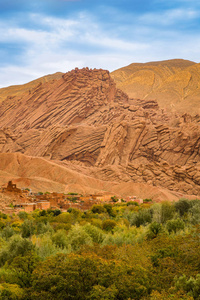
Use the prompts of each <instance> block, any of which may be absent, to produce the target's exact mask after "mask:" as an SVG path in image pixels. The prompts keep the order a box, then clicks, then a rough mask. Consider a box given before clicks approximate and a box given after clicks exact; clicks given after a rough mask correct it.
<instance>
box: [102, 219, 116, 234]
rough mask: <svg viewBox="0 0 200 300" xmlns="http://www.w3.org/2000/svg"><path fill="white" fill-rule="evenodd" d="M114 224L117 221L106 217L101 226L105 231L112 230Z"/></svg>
mask: <svg viewBox="0 0 200 300" xmlns="http://www.w3.org/2000/svg"><path fill="white" fill-rule="evenodd" d="M116 225H117V223H116V222H115V221H114V220H110V219H108V220H105V221H103V223H102V228H103V230H106V231H112V230H113V228H114V227H115V226H116Z"/></svg>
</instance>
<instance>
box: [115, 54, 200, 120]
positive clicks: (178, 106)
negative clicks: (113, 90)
mask: <svg viewBox="0 0 200 300" xmlns="http://www.w3.org/2000/svg"><path fill="white" fill-rule="evenodd" d="M111 75H112V78H113V79H114V80H115V82H116V83H117V86H118V87H119V88H120V89H122V90H123V91H124V92H126V93H127V94H128V95H129V96H130V97H135V98H140V99H155V100H157V101H158V103H159V106H160V107H161V108H166V109H167V110H170V111H175V112H179V113H185V112H189V113H190V114H192V115H196V114H200V105H199V99H200V84H199V82H200V64H197V63H194V62H191V61H187V60H181V59H175V60H168V61H161V62H153V63H144V64H131V65H129V66H127V67H124V68H121V69H119V70H116V71H114V72H112V74H111Z"/></svg>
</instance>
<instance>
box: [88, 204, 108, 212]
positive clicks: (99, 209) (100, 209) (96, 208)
mask: <svg viewBox="0 0 200 300" xmlns="http://www.w3.org/2000/svg"><path fill="white" fill-rule="evenodd" d="M91 211H92V212H93V213H94V214H102V213H105V212H106V209H105V207H103V206H102V205H98V204H95V205H93V206H92V208H91Z"/></svg>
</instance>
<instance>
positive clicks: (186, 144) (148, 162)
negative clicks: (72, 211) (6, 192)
mask: <svg viewBox="0 0 200 300" xmlns="http://www.w3.org/2000/svg"><path fill="white" fill-rule="evenodd" d="M172 69H173V67H172ZM199 146H200V117H199V116H191V115H189V114H186V113H185V114H182V115H181V114H178V113H172V112H167V111H166V110H165V109H160V108H159V105H158V102H157V101H155V100H152V99H145V100H140V99H138V98H131V99H130V98H129V97H128V96H127V94H126V93H124V92H122V91H121V90H119V89H118V88H117V87H116V84H115V82H114V80H113V79H112V78H111V77H110V74H109V72H108V71H105V70H96V69H94V70H91V69H88V68H84V69H82V70H79V69H75V70H73V71H71V72H68V73H66V74H63V75H62V77H61V78H58V79H57V80H53V81H48V82H44V83H39V84H38V85H37V86H36V87H35V88H33V89H32V90H29V91H25V92H24V93H23V94H21V95H18V96H14V97H10V98H7V99H6V100H4V101H3V102H2V103H1V104H0V152H1V153H6V155H8V154H9V153H10V155H11V154H13V153H22V154H23V155H25V157H26V156H29V157H40V159H43V160H42V162H44V161H46V163H48V164H49V163H50V166H51V167H52V166H53V164H55V165H56V169H55V170H54V167H52V170H51V171H48V172H50V174H51V173H53V172H54V171H55V172H56V173H57V172H58V176H57V177H54V176H53V177H51V178H46V177H45V176H44V173H41V174H40V171H39V169H37V175H38V176H37V177H39V178H46V179H45V180H40V182H43V183H44V181H45V182H47V180H50V181H53V182H58V183H59V184H61V186H59V188H58V189H59V190H60V188H61V189H65V188H64V186H63V185H65V184H67V181H68V180H69V177H67V176H64V177H63V178H64V179H63V181H62V180H60V179H59V176H60V175H59V172H60V170H62V171H63V170H64V169H67V170H71V172H75V173H76V174H78V177H77V176H76V183H75V184H77V182H78V181H79V182H80V185H82V186H83V185H84V184H85V185H86V186H88V182H89V183H90V184H89V187H90V190H91V188H93V190H96V191H98V190H107V191H112V190H113V189H114V190H115V192H116V193H117V191H118V194H120V190H121V191H122V190H123V189H122V186H121V185H122V184H123V185H124V187H125V186H126V187H127V195H128V194H129V192H130V191H131V188H130V186H132V185H135V184H140V185H147V186H148V188H147V190H148V189H150V187H151V188H155V187H156V188H160V189H165V190H168V191H170V195H172V194H171V193H173V192H176V193H178V192H179V193H182V194H191V195H196V196H198V195H200V187H199V184H200V154H199ZM17 155H18V154H17ZM17 157H18V156H16V157H15V161H16V164H17V161H18V158H17ZM0 159H1V164H0V170H1V171H2V172H4V173H5V172H8V173H9V174H10V173H12V174H15V176H18V179H19V178H22V179H23V177H24V178H27V180H28V179H30V178H32V175H31V170H33V169H34V167H33V164H32V163H33V161H34V162H35V163H36V162H37V159H36V158H33V159H32V160H31V158H30V160H29V162H28V163H27V164H26V168H28V165H29V167H30V172H28V173H27V169H26V172H25V173H23V171H22V170H23V168H22V170H21V169H20V170H21V171H20V172H19V173H13V171H12V172H11V170H10V169H9V159H10V158H9V156H7V158H6V156H5V154H2V155H1V157H0ZM4 160H6V162H3V161H4ZM30 162H31V163H30ZM2 166H4V167H2ZM58 166H59V168H58ZM21 167H22V166H21ZM21 167H20V168H21ZM48 168H50V167H49V165H48ZM48 170H49V169H48ZM73 174H74V173H73ZM34 176H35V175H34ZM81 176H82V177H83V178H85V179H84V180H81V179H80V178H81ZM72 177H73V176H72ZM77 178H79V179H77ZM10 179H12V178H10ZM22 179H21V180H22ZM34 180H35V179H34ZM31 182H32V185H34V188H36V185H37V184H38V186H39V187H40V190H41V184H39V180H38V181H37V180H36V181H34V184H33V180H32V181H31ZM36 182H37V184H36ZM97 182H98V183H97ZM105 182H106V184H105ZM52 185H54V186H55V184H53V183H52ZM44 186H45V184H44ZM45 187H47V185H46V186H45ZM117 187H120V189H119V190H117ZM79 190H80V186H79ZM124 194H125V192H124V190H123V195H124ZM162 195H166V193H163V194H162ZM163 197H164V196H163ZM165 197H167V196H165Z"/></svg>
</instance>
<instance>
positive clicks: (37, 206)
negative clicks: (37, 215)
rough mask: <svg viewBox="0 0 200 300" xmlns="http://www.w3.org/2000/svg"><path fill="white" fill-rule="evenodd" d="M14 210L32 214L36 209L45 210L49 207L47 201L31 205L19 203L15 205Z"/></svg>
mask: <svg viewBox="0 0 200 300" xmlns="http://www.w3.org/2000/svg"><path fill="white" fill-rule="evenodd" d="M15 207H16V208H18V209H20V210H24V211H25V212H32V211H34V210H36V209H41V210H43V209H44V210H46V209H48V208H50V207H51V204H50V202H49V201H38V202H32V203H20V204H16V205H15Z"/></svg>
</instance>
